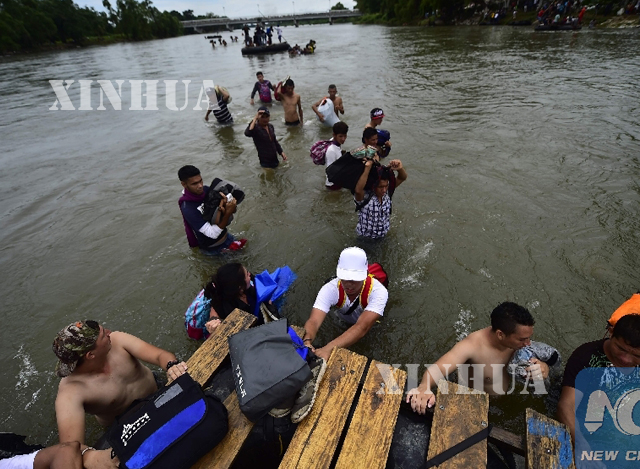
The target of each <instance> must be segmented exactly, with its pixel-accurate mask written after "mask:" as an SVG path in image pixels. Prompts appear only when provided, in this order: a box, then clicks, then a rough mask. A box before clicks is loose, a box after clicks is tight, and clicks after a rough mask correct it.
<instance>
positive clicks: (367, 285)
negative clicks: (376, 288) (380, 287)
mask: <svg viewBox="0 0 640 469" xmlns="http://www.w3.org/2000/svg"><path fill="white" fill-rule="evenodd" d="M372 290H373V275H371V274H368V275H367V278H366V280H365V281H364V285H363V287H362V291H361V292H360V304H361V305H362V309H365V308H366V307H367V305H368V304H369V295H370V294H371V291H372Z"/></svg>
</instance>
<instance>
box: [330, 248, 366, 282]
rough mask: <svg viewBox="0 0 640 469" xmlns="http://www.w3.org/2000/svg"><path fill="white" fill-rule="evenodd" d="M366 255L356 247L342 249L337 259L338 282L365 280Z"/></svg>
mask: <svg viewBox="0 0 640 469" xmlns="http://www.w3.org/2000/svg"><path fill="white" fill-rule="evenodd" d="M367 267H368V264H367V253H365V252H364V251H363V250H362V249H360V248H357V247H350V248H346V249H344V250H343V251H342V252H341V253H340V259H338V268H337V269H336V274H337V275H338V278H339V279H340V280H358V281H361V280H364V279H366V278H367V274H368V270H367Z"/></svg>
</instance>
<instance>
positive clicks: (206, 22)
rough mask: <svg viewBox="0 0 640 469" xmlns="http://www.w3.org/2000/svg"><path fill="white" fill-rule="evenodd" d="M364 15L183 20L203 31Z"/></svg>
mask: <svg viewBox="0 0 640 469" xmlns="http://www.w3.org/2000/svg"><path fill="white" fill-rule="evenodd" d="M359 16H362V13H360V11H358V10H330V11H325V12H321V13H296V14H293V15H280V16H258V17H254V18H226V17H224V18H206V19H203V20H190V21H182V26H183V27H184V28H193V29H195V30H196V32H201V31H200V30H199V28H203V27H208V26H222V27H225V28H227V29H232V28H233V27H236V28H241V27H242V26H243V25H245V24H251V23H257V22H262V23H271V24H277V23H285V22H287V23H293V24H295V25H297V24H298V22H299V21H309V20H321V19H328V20H329V23H333V20H335V19H338V18H357V17H359Z"/></svg>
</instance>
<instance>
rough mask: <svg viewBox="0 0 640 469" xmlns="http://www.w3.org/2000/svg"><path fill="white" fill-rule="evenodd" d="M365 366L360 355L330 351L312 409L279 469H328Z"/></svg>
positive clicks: (341, 350)
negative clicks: (326, 468) (310, 468)
mask: <svg viewBox="0 0 640 469" xmlns="http://www.w3.org/2000/svg"><path fill="white" fill-rule="evenodd" d="M366 365H367V358H366V357H363V356H362V355H358V354H355V353H353V352H349V351H348V350H345V349H342V348H336V349H334V350H333V351H332V353H331V357H329V361H328V363H327V370H326V372H325V374H324V378H323V379H322V381H321V382H320V385H319V387H318V392H317V394H316V401H315V403H314V404H313V408H312V409H311V412H310V413H309V415H307V417H306V418H305V419H304V420H303V421H302V422H301V423H300V424H299V425H298V428H297V429H296V432H295V434H294V436H293V439H292V440H291V443H290V445H289V448H288V449H287V452H286V453H285V455H284V458H283V459H282V462H281V463H280V467H281V468H304V469H306V468H309V467H313V468H317V469H320V468H325V467H329V465H330V464H331V460H332V459H333V453H334V452H335V450H336V448H337V446H338V442H339V441H340V436H341V434H342V429H343V427H344V424H345V422H346V420H347V415H348V409H349V408H350V407H351V402H352V400H353V397H354V396H355V394H356V391H357V389H358V384H359V383H360V378H361V377H362V375H363V373H364V370H365V367H366Z"/></svg>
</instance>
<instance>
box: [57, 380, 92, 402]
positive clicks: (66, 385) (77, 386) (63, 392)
mask: <svg viewBox="0 0 640 469" xmlns="http://www.w3.org/2000/svg"><path fill="white" fill-rule="evenodd" d="M86 389H87V386H86V382H85V380H83V379H80V378H78V377H76V376H67V377H66V378H62V379H61V380H60V383H59V384H58V396H57V397H56V400H59V401H61V402H64V401H67V400H69V399H77V400H80V401H81V402H84V399H85V397H86V396H85V392H86Z"/></svg>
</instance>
